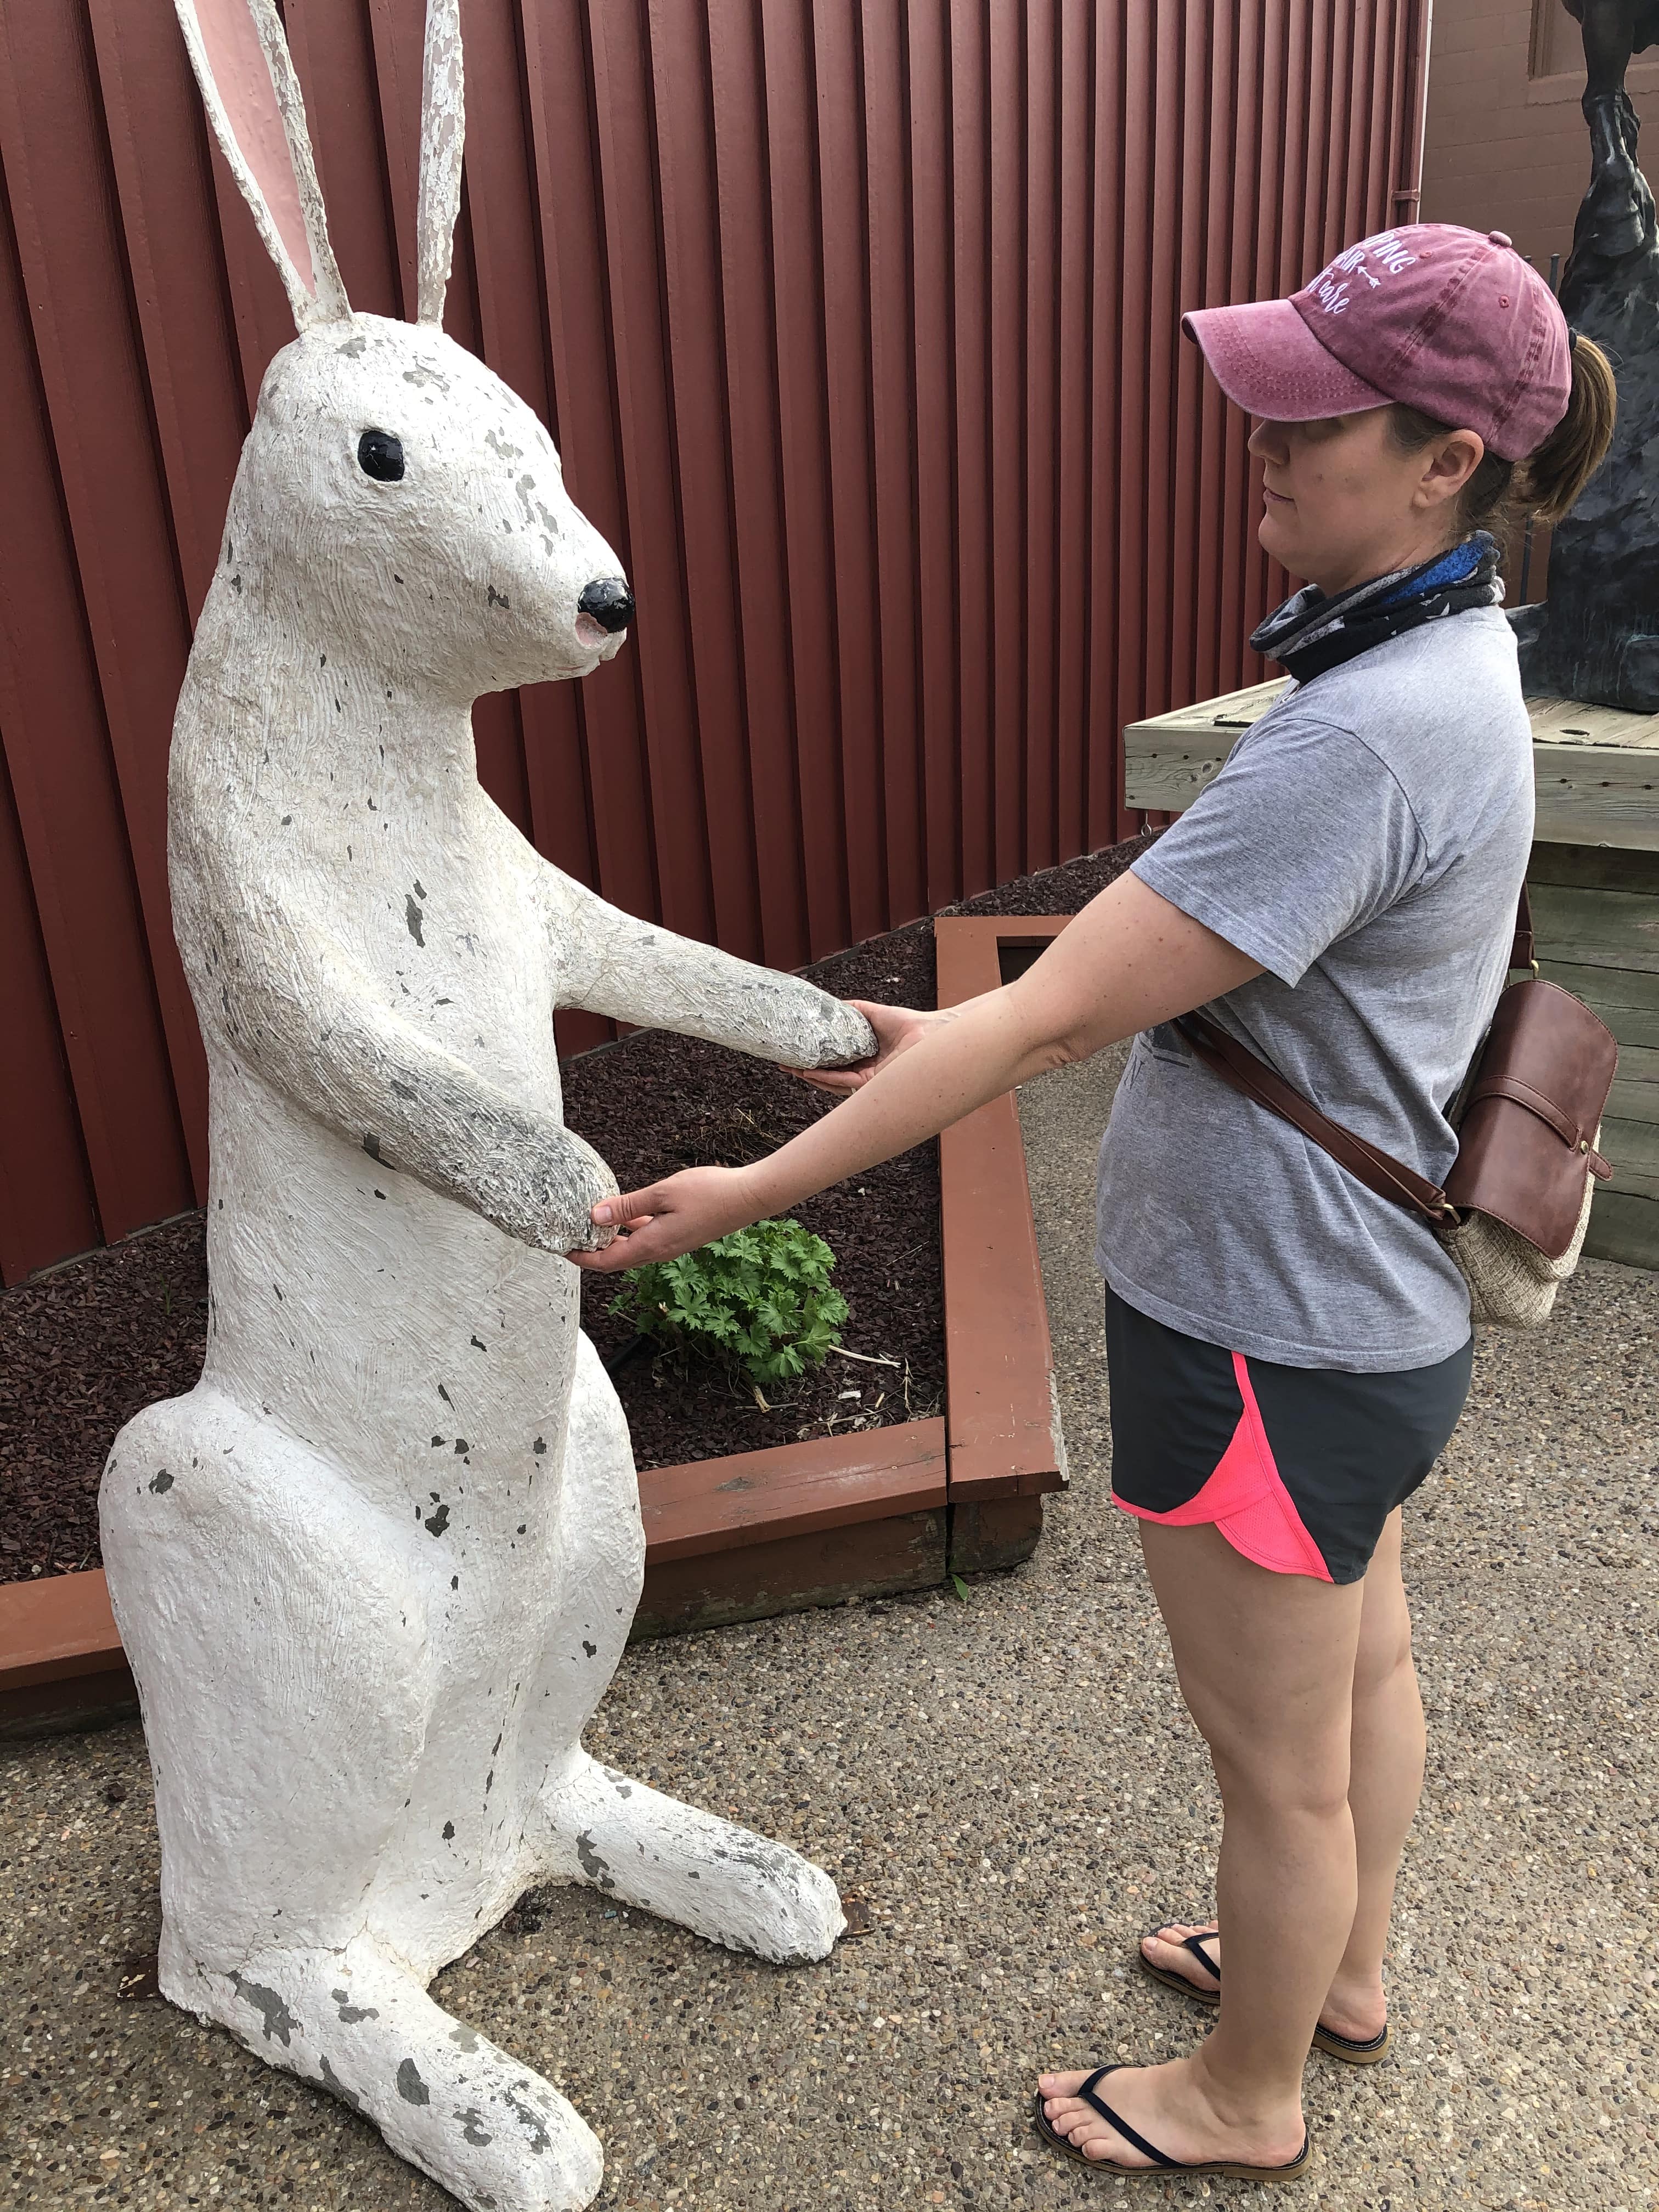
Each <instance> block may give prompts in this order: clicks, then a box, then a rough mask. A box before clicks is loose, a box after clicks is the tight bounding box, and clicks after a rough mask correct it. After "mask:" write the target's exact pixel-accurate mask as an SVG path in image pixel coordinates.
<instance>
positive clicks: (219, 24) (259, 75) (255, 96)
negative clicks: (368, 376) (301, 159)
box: [196, 0, 317, 299]
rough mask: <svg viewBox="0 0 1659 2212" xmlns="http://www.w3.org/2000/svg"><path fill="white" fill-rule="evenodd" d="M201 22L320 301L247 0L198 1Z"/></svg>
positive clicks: (284, 235)
mask: <svg viewBox="0 0 1659 2212" xmlns="http://www.w3.org/2000/svg"><path fill="white" fill-rule="evenodd" d="M196 20H197V22H198V23H199V24H200V25H201V27H202V43H203V45H204V46H205V47H206V48H207V57H208V64H209V66H210V68H211V70H212V71H213V81H214V83H215V84H216V86H217V88H218V92H219V97H220V99H221V100H222V101H223V102H224V106H225V112H226V114H227V115H228V117H229V118H230V127H231V129H232V131H234V133H235V136H236V143H237V144H238V145H239V146H240V148H241V149H242V157H243V159H244V160H245V161H246V163H247V165H248V167H249V168H250V169H252V172H253V175H254V180H255V182H256V183H257V184H258V187H259V190H260V191H262V192H263V193H264V198H265V205H266V206H267V207H268V208H269V209H270V219H271V221H272V222H274V223H275V224H276V232H277V235H278V237H280V238H281V240H282V241H283V245H284V246H286V247H287V248H288V254H289V259H290V260H291V261H292V262H293V264H294V266H295V269H296V270H298V272H299V276H300V282H301V283H302V284H303V285H304V286H305V288H306V289H307V292H309V293H310V294H311V295H312V297H313V299H315V297H316V296H317V277H316V272H315V270H313V267H312V264H311V241H310V240H309V239H307V236H306V226H305V217H304V216H302V215H301V212H300V186H299V183H298V180H297V179H295V174H294V157H293V155H291V154H290V153H289V150H288V139H287V137H286V136H285V135H284V133H283V118H282V116H281V115H280V113H279V112H278V111H277V106H276V88H275V87H274V86H273V84H272V83H271V82H270V70H269V68H268V67H267V66H266V64H265V57H264V48H263V47H262V46H260V44H259V33H258V31H257V30H256V29H255V27H254V23H253V18H252V15H250V14H249V13H248V10H247V5H246V0H196Z"/></svg>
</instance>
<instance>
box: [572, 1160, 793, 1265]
mask: <svg viewBox="0 0 1659 2212" xmlns="http://www.w3.org/2000/svg"><path fill="white" fill-rule="evenodd" d="M759 1211H763V1209H759V1210H758V1211H757V1206H756V1204H755V1200H754V1199H753V1197H752V1196H751V1195H750V1189H749V1184H748V1179H747V1177H746V1176H745V1174H744V1170H743V1169H742V1168H683V1169H682V1170H680V1172H679V1174H678V1175H671V1176H665V1177H664V1178H663V1180H662V1182H653V1183H648V1184H647V1186H646V1188H644V1189H643V1190H631V1191H628V1192H625V1193H624V1194H623V1195H622V1196H621V1197H619V1198H606V1199H601V1200H600V1201H599V1204H598V1205H597V1206H595V1207H594V1208H593V1220H594V1223H595V1225H597V1226H598V1227H599V1228H601V1229H614V1230H615V1231H617V1234H616V1236H615V1237H614V1238H613V1239H612V1240H611V1243H609V1244H607V1245H606V1246H605V1249H604V1251H602V1252H567V1253H566V1254H565V1257H566V1259H567V1260H569V1261H573V1262H574V1264H575V1266H577V1267H586V1269H587V1270H588V1272H589V1273H592V1274H596V1275H617V1274H620V1273H622V1272H623V1269H624V1268H627V1267H647V1266H649V1265H650V1263H651V1262H652V1261H656V1260H678V1258H679V1256H680V1255H681V1253H682V1252H695V1251H696V1250H697V1249H698V1248H699V1246H701V1245H703V1244H712V1243H714V1239H715V1238H716V1237H726V1236H729V1235H730V1233H731V1232H732V1230H734V1229H742V1228H744V1227H746V1226H747V1225H748V1224H749V1223H750V1222H751V1221H754V1220H756V1219H757V1218H758V1212H759Z"/></svg>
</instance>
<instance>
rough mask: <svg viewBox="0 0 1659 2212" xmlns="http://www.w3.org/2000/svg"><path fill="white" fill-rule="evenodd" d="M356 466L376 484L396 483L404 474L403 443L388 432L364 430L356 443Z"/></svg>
mask: <svg viewBox="0 0 1659 2212" xmlns="http://www.w3.org/2000/svg"><path fill="white" fill-rule="evenodd" d="M357 465H358V467H359V468H360V469H361V470H362V472H363V474H364V475H365V476H366V477H374V480H375V481H376V483H397V482H398V478H399V477H401V476H402V475H403V472H404V441H403V440H402V439H401V438H394V437H393V436H392V433H391V431H390V430H365V431H364V433H363V435H362V437H361V438H359V439H358V441H357Z"/></svg>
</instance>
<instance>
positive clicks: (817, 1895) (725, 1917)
mask: <svg viewBox="0 0 1659 2212" xmlns="http://www.w3.org/2000/svg"><path fill="white" fill-rule="evenodd" d="M541 1811H542V1814H543V1817H544V1820H546V1822H547V1828H546V1831H545V1832H544V1841H543V1845H542V1850H541V1852H540V1853H539V1854H538V1856H539V1857H542V1859H543V1862H544V1868H545V1873H546V1875H550V1876H551V1877H552V1878H553V1879H555V1880H560V1879H562V1880H565V1881H585V1882H587V1883H590V1884H591V1885H592V1887H594V1888H596V1889H599V1890H603V1891H604V1893H605V1895H606V1896H607V1897H612V1898H614V1899H617V1902H618V1903H619V1904H624V1905H637V1906H639V1907H640V1908H641V1910H643V1911H647V1912H654V1913H655V1914H656V1915H657V1917H659V1919H662V1920H672V1921H675V1922H677V1923H678V1925H679V1926H680V1927H682V1928H689V1929H690V1930H691V1932H692V1934H693V1935H695V1936H703V1937H705V1938H706V1939H707V1940H708V1942H711V1943H721V1944H724V1945H725V1947H726V1949H727V1950H729V1951H750V1952H753V1953H754V1954H756V1955H757V1957H759V1958H762V1959H766V1960H770V1961H771V1963H772V1964H773V1965H774V1966H806V1965H808V1964H810V1963H811V1962H812V1961H813V1960H818V1959H827V1958H828V1957H829V1954H830V1952H831V1951H832V1950H833V1949H834V1948H835V1945H836V1937H837V1936H839V1935H840V1934H841V1932H842V1929H843V1928H845V1927H846V1925H847V1922H846V1920H845V1918H844V1917H843V1916H842V1909H841V1898H840V1896H839V1894H838V1893H837V1891H836V1885H835V1883H834V1882H833V1881H830V1879H829V1875H827V1874H825V1873H824V1871H823V1869H822V1868H821V1867H816V1866H814V1865H813V1864H812V1863H811V1860H810V1859H805V1858H803V1857H801V1855H800V1853H799V1851H793V1850H790V1849H789V1847H788V1845H787V1844H777V1843H773V1842H772V1841H770V1840H769V1838H767V1837H765V1836H757V1835H756V1834H755V1833H754V1832H753V1830H752V1829H749V1828H740V1827H738V1826H736V1825H735V1823H734V1822H732V1821H731V1820H720V1818H719V1817H718V1815H716V1814H713V1813H705V1812H703V1811H702V1810H701V1809H700V1808H698V1807H697V1806H695V1805H683V1804H682V1803H680V1802H679V1800H678V1798H674V1797H666V1796H664V1795H663V1794H662V1792H661V1791H660V1790H653V1789H651V1788H649V1787H648V1785H647V1784H645V1783H643V1782H635V1781H634V1780H633V1779H632V1778H630V1777H629V1776H628V1775H626V1774H618V1773H616V1772H615V1771H613V1770H612V1769H611V1768H610V1767H608V1766H602V1765H599V1762H598V1760H596V1759H591V1758H589V1756H588V1755H587V1753H586V1752H580V1751H579V1752H578V1753H577V1754H576V1756H575V1758H574V1760H573V1761H572V1762H571V1763H570V1765H569V1766H568V1768H567V1770H566V1771H565V1773H564V1774H563V1776H562V1778H561V1779H560V1781H559V1782H558V1783H557V1784H556V1785H553V1786H550V1788H549V1789H548V1790H546V1791H545V1792H544V1795H543V1797H542V1801H541Z"/></svg>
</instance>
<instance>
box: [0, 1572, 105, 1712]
mask: <svg viewBox="0 0 1659 2212" xmlns="http://www.w3.org/2000/svg"><path fill="white" fill-rule="evenodd" d="M120 1662H121V1639H120V1638H119V1636H118V1634H117V1633H116V1629H115V1616H114V1614H113V1613H112V1612H111V1611H110V1605H109V1585H108V1583H106V1581H105V1579H104V1571H103V1569H102V1568H101V1567H97V1568H94V1569H93V1570H92V1571H90V1572H88V1573H85V1574H78V1575H42V1576H40V1577H38V1578H37V1579H35V1580H33V1581H31V1582H24V1583H0V1690H27V1689H28V1688H31V1687H32V1686H33V1685H34V1684H36V1683H40V1682H56V1681H66V1680H70V1679H71V1678H72V1677H73V1676H75V1675H77V1674H103V1673H106V1672H108V1671H109V1670H110V1669H111V1668H114V1667H116V1666H118V1665H119V1664H120Z"/></svg>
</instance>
